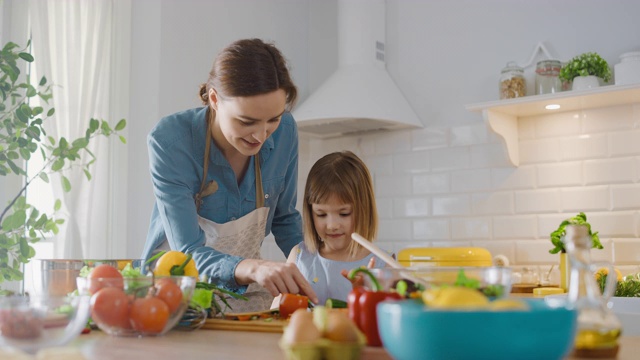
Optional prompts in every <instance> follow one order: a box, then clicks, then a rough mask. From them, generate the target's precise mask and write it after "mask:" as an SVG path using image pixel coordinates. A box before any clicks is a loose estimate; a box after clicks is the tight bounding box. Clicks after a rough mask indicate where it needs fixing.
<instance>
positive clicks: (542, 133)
mask: <svg viewBox="0 0 640 360" xmlns="http://www.w3.org/2000/svg"><path fill="white" fill-rule="evenodd" d="M580 117H581V116H580V113H579V112H578V113H576V112H571V111H568V112H561V113H555V114H550V115H540V116H535V117H533V116H532V118H537V119H536V120H535V128H536V137H537V138H550V137H558V136H563V135H573V134H579V133H580V130H581V128H580Z"/></svg>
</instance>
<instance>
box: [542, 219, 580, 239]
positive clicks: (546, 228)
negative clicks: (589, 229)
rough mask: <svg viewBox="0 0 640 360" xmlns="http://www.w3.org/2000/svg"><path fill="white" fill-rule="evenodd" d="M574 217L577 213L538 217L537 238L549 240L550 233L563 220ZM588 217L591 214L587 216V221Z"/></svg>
mask: <svg viewBox="0 0 640 360" xmlns="http://www.w3.org/2000/svg"><path fill="white" fill-rule="evenodd" d="M576 215H577V213H560V214H548V215H538V238H539V239H548V240H549V239H551V233H552V232H553V231H556V230H557V229H558V227H559V226H560V224H561V223H562V222H563V221H564V220H566V219H569V218H572V217H574V216H576ZM590 215H591V214H587V221H591V216H590Z"/></svg>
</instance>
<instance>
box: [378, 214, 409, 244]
mask: <svg viewBox="0 0 640 360" xmlns="http://www.w3.org/2000/svg"><path fill="white" fill-rule="evenodd" d="M411 229H412V226H411V220H404V219H400V220H380V226H379V228H378V240H380V241H407V240H409V239H411V238H412V236H411Z"/></svg>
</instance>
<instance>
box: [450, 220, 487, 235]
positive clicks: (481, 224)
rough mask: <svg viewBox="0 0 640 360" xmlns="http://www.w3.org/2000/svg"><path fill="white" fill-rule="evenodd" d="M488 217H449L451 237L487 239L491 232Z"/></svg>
mask: <svg viewBox="0 0 640 360" xmlns="http://www.w3.org/2000/svg"><path fill="white" fill-rule="evenodd" d="M490 232H491V219H490V218H453V219H451V239H453V240H466V239H489V238H490V236H491V234H490Z"/></svg>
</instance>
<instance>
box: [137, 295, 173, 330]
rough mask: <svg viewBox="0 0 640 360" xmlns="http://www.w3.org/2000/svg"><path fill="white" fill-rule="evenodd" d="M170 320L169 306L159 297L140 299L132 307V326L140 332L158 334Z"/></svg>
mask: <svg viewBox="0 0 640 360" xmlns="http://www.w3.org/2000/svg"><path fill="white" fill-rule="evenodd" d="M168 320H169V306H168V305H167V303H165V302H164V301H162V300H160V299H158V298H157V297H153V296H147V297H145V298H138V299H136V300H135V301H134V302H133V305H131V325H133V328H134V329H135V330H138V331H142V332H146V333H151V334H157V333H161V332H162V330H164V327H165V325H167V321H168Z"/></svg>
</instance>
